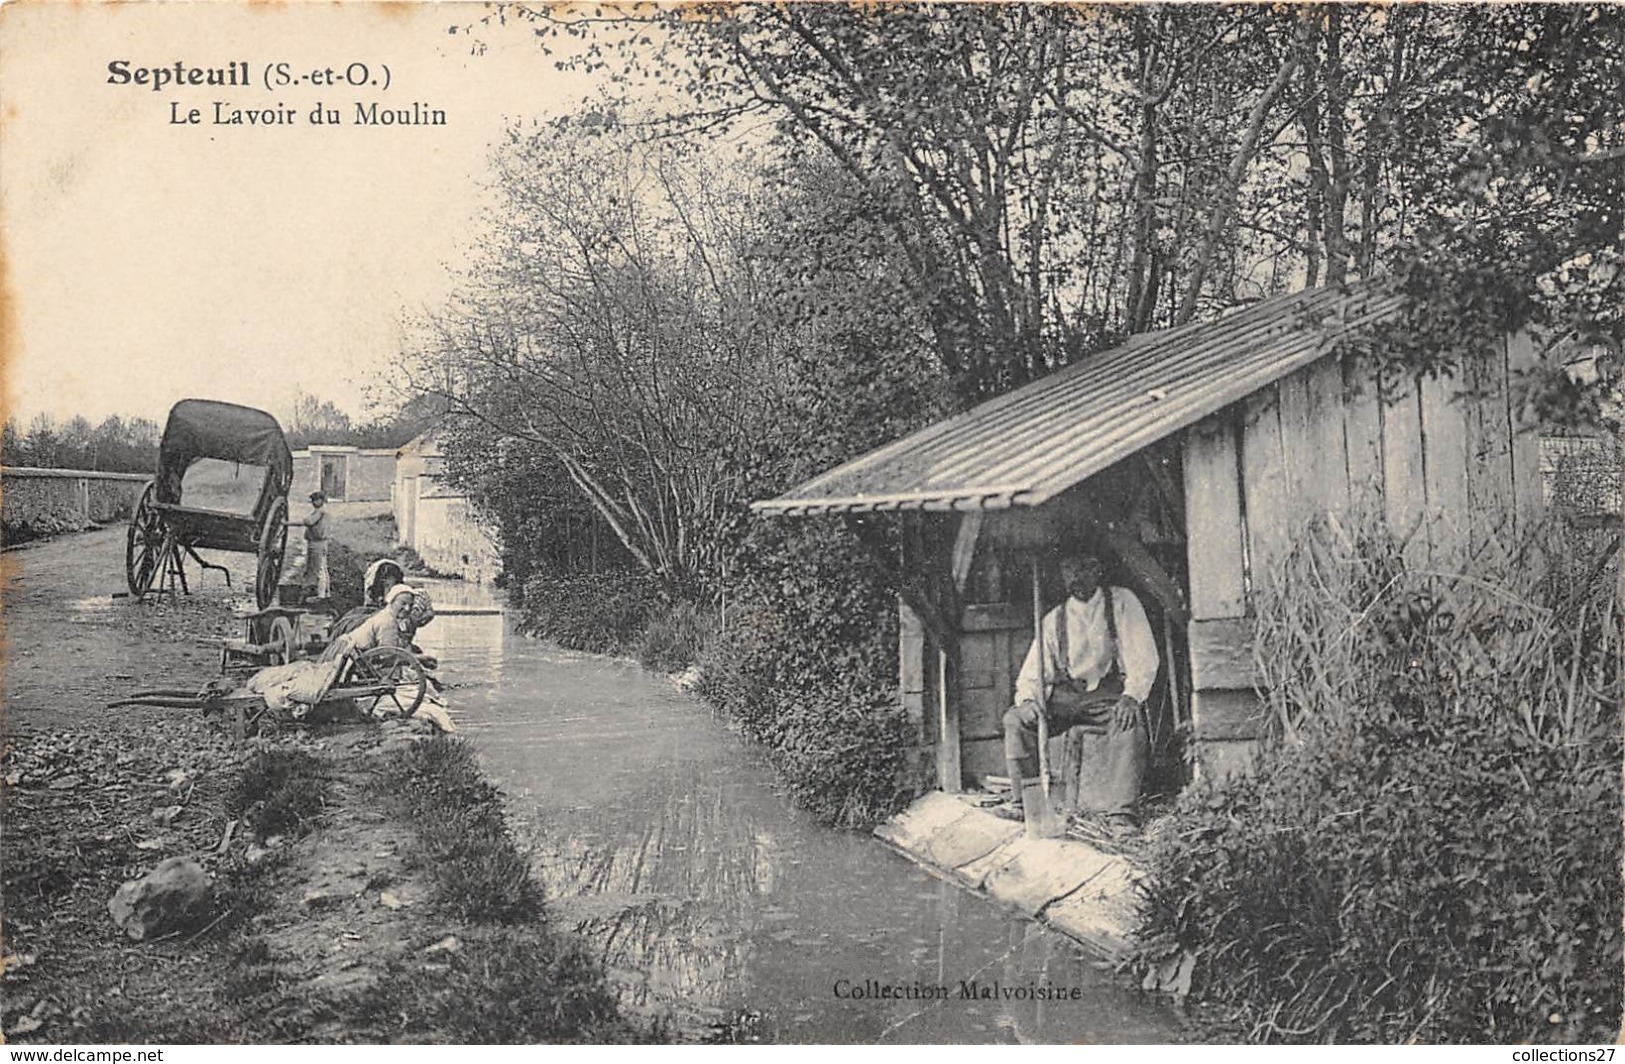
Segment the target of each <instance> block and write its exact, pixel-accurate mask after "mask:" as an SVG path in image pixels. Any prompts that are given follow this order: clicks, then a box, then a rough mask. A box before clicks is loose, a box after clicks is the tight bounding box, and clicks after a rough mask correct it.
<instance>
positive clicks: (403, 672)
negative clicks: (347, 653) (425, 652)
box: [347, 647, 429, 717]
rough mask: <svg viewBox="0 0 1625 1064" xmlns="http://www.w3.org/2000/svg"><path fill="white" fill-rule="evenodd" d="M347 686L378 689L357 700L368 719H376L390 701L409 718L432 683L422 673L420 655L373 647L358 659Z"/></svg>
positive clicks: (397, 649)
mask: <svg viewBox="0 0 1625 1064" xmlns="http://www.w3.org/2000/svg"><path fill="white" fill-rule="evenodd" d="M347 685H349V686H355V687H372V688H376V689H379V690H378V692H377V693H376V694H368V695H366V696H365V697H362V698H359V699H357V702H358V703H359V704H360V706H361V708H362V709H363V710H365V711H366V712H367V714H368V715H369V716H375V715H376V711H377V710H378V708H379V707H381V706H383V707H385V708H387V706H385V703H386V702H388V703H389V704H390V705H393V706H394V707H395V708H396V709H398V710H400V712H401V716H403V717H410V716H411V715H412V714H413V713H415V712H417V708H418V707H419V706H421V705H422V704H423V698H424V695H426V694H427V693H428V690H429V681H428V678H427V677H426V676H424V674H423V665H422V664H421V663H420V662H419V661H418V659H417V655H415V654H413V653H412V652H411V651H409V650H403V649H401V648H400V647H373V648H372V649H371V650H364V651H362V652H361V656H360V657H359V658H357V659H356V663H355V668H354V669H353V670H352V671H351V673H350V679H349V680H348V681H347Z"/></svg>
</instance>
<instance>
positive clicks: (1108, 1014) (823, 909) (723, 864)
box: [419, 584, 1178, 1043]
mask: <svg viewBox="0 0 1625 1064" xmlns="http://www.w3.org/2000/svg"><path fill="white" fill-rule="evenodd" d="M433 594H434V595H435V602H436V605H437V606H456V605H463V606H479V605H482V604H488V603H489V600H487V599H482V598H481V597H480V592H479V589H477V588H470V587H464V586H459V585H456V584H446V585H437V586H435V587H434V588H433ZM419 643H420V644H421V645H422V646H423V648H424V649H425V650H426V651H428V652H430V653H434V654H437V655H439V657H440V658H441V662H442V664H441V668H440V675H441V677H442V678H443V679H444V680H446V681H447V682H449V683H454V684H457V685H458V686H457V687H456V688H455V689H454V690H453V691H451V692H450V694H449V697H450V699H451V704H452V706H451V712H452V716H453V718H454V719H455V720H456V721H457V723H458V727H459V728H460V729H461V731H462V733H463V734H464V735H465V736H466V737H468V738H469V739H471V740H472V741H473V742H474V743H475V745H476V747H477V749H478V751H479V753H480V757H481V760H482V763H483V764H484V766H485V768H486V771H487V773H488V775H489V776H490V777H491V778H492V780H493V781H494V782H496V783H497V784H498V785H499V786H500V787H502V788H503V790H504V791H506V792H507V794H508V796H509V807H510V812H511V816H512V818H513V821H514V823H515V827H516V829H517V830H518V832H519V834H520V835H521V836H522V838H524V839H525V840H526V841H528V842H529V843H530V844H531V845H532V846H533V847H534V854H535V862H536V868H537V872H538V874H539V876H540V877H541V879H542V880H543V882H544V883H545V886H546V891H547V895H548V898H549V900H550V904H551V905H552V906H553V907H554V909H555V911H556V912H558V914H559V917H560V919H561V920H562V921H563V922H564V923H566V924H574V925H575V926H577V928H578V930H579V931H580V932H582V933H583V934H585V935H586V936H588V938H589V939H590V940H591V941H592V942H593V943H594V944H595V945H596V946H597V948H598V949H600V950H601V951H602V956H603V958H604V961H605V963H606V965H607V966H608V968H609V969H610V972H611V974H612V975H613V976H614V978H615V980H616V982H617V984H618V985H619V986H620V987H621V988H622V997H623V1002H624V1003H625V1004H626V1005H627V1006H628V1007H629V1008H631V1009H633V1010H635V1011H638V1012H641V1013H643V1014H645V1015H651V1014H652V1015H664V1016H667V1017H669V1019H670V1022H671V1024H672V1027H673V1029H674V1031H675V1033H676V1034H677V1035H678V1036H679V1037H683V1038H688V1039H697V1038H705V1037H715V1036H718V1035H723V1036H727V1037H732V1038H736V1039H753V1040H754V1039H761V1040H765V1041H773V1042H837V1043H873V1042H897V1043H909V1042H913V1043H921V1042H925V1043H931V1042H937V1043H1001V1042H1049V1043H1055V1042H1162V1041H1169V1040H1172V1039H1177V1038H1178V1025H1177V1023H1176V1021H1175V1020H1174V1019H1173V1017H1172V1016H1171V1015H1169V1014H1168V1013H1167V1012H1166V1011H1165V1010H1163V1009H1161V1008H1160V1007H1158V1006H1157V1005H1156V1004H1155V1003H1154V1002H1153V1001H1152V1000H1151V999H1149V998H1148V997H1146V996H1143V995H1141V994H1138V993H1136V992H1134V991H1132V990H1130V989H1127V988H1125V987H1124V986H1123V984H1122V982H1121V978H1120V977H1116V976H1114V975H1113V974H1112V973H1111V972H1110V971H1107V970H1103V969H1102V968H1101V967H1100V966H1099V965H1098V964H1097V962H1095V961H1094V959H1093V958H1091V957H1090V956H1089V955H1088V954H1086V953H1085V952H1084V951H1083V950H1082V949H1080V948H1079V947H1078V946H1077V945H1075V944H1074V943H1073V942H1072V941H1071V940H1070V939H1067V938H1065V937H1063V936H1061V935H1058V934H1055V933H1054V932H1051V931H1048V930H1045V929H1044V928H1042V927H1041V926H1039V925H1036V924H1034V923H1032V922H1031V921H1029V920H1027V919H1025V918H1023V917H1021V916H1020V915H1019V914H1016V913H1014V912H1012V911H1010V910H1007V909H1005V908H1003V907H1002V906H1000V905H998V904H997V903H995V902H992V901H990V900H988V899H985V898H982V897H979V896H976V895H973V894H970V893H969V892H967V891H965V890H963V889H962V888H960V887H957V886H955V885H953V884H951V883H948V882H945V881H943V880H939V879H937V878H935V877H933V876H931V875H929V874H928V873H926V872H925V871H923V870H921V869H920V868H918V867H916V866H915V865H913V864H912V863H910V862H909V861H907V860H905V859H904V858H902V857H900V856H898V855H897V854H895V853H893V852H892V851H890V850H889V849H887V848H886V847H885V846H883V845H882V844H881V843H880V842H878V841H877V840H875V839H873V838H871V837H869V836H867V835H862V834H856V833H848V832H838V831H832V830H830V829H828V828H824V827H821V826H820V825H818V824H817V823H815V822H814V821H813V820H812V819H811V818H809V817H807V816H806V815H804V814H802V813H800V812H799V811H797V810H796V809H795V808H794V807H792V806H791V805H790V803H789V801H788V799H787V798H785V797H784V796H783V795H781V794H780V793H778V792H777V791H776V790H775V788H774V777H773V774H772V772H771V770H770V769H769V768H768V766H767V765H766V764H765V763H764V762H763V761H762V759H761V757H760V755H759V754H758V752H757V751H755V750H754V749H753V748H752V747H751V746H750V745H749V744H747V743H745V742H744V741H743V740H741V739H740V738H739V737H738V736H737V735H735V734H733V733H732V732H730V731H729V730H728V728H727V727H725V726H724V725H723V724H721V723H718V722H717V721H715V720H714V719H713V718H712V716H711V714H710V713H709V711H708V710H707V709H706V708H705V707H704V706H703V705H701V704H699V703H698V702H697V701H696V700H694V699H692V698H690V697H689V696H686V695H683V694H681V693H679V692H677V691H676V690H674V689H673V688H672V687H671V686H670V685H669V684H667V683H666V682H665V681H664V680H663V679H662V678H660V677H657V676H653V675H651V674H648V673H646V672H644V671H642V670H641V669H639V668H638V667H637V666H636V665H634V664H632V663H629V662H620V661H612V660H606V659H604V658H599V657H590V656H586V655H579V654H573V653H569V652H566V651H561V650H558V649H557V648H554V647H551V646H548V645H547V644H544V643H540V642H537V641H534V640H531V639H527V638H525V637H523V636H520V635H518V634H516V633H515V632H513V631H512V630H511V628H509V627H508V626H507V625H506V624H505V622H504V619H503V617H501V616H500V615H495V614H491V615H461V616H442V617H440V618H438V619H437V620H436V621H435V623H434V624H432V625H430V626H429V627H428V628H425V629H424V630H423V631H422V632H421V633H420V634H419ZM962 984H963V985H962ZM882 987H890V988H893V989H892V991H891V993H892V994H898V995H901V996H897V997H892V996H881V995H882V994H885V993H886V992H885V991H884V990H883V989H882ZM939 987H940V988H942V990H940V991H939V990H937V989H936V988H939ZM1034 987H1042V988H1047V990H1045V991H1044V993H1046V994H1048V995H1049V996H1048V997H1045V998H1042V999H1035V998H1034V997H1033V996H1032V990H1033V988H1034ZM967 989H968V990H969V991H970V993H972V994H981V993H991V994H993V995H995V996H993V997H991V998H983V997H979V996H978V997H968V996H966V991H967ZM1006 994H1011V995H1015V996H1014V997H1010V998H1006V997H1005V996H1003V995H1006ZM1057 995H1058V997H1057Z"/></svg>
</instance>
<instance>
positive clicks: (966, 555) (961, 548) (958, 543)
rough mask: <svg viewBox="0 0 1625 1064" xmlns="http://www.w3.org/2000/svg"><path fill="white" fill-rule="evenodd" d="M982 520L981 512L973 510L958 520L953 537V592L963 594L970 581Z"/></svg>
mask: <svg viewBox="0 0 1625 1064" xmlns="http://www.w3.org/2000/svg"><path fill="white" fill-rule="evenodd" d="M983 519H984V515H983V512H982V511H981V510H973V511H971V512H970V513H968V514H966V515H965V516H964V517H962V518H960V519H959V531H958V533H956V534H955V536H954V553H953V577H954V592H955V593H956V594H959V595H961V596H962V595H964V594H965V581H967V580H969V579H970V569H971V565H972V563H974V562H975V560H976V541H977V539H978V538H980V536H981V534H982V522H983Z"/></svg>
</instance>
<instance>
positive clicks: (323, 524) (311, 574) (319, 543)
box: [298, 491, 331, 599]
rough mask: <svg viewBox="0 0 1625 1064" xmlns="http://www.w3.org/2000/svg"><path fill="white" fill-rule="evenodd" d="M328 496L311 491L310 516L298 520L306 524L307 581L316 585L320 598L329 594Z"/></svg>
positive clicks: (316, 595) (316, 591)
mask: <svg viewBox="0 0 1625 1064" xmlns="http://www.w3.org/2000/svg"><path fill="white" fill-rule="evenodd" d="M326 505H327V496H326V495H325V494H323V493H322V492H319V491H313V492H311V493H310V516H309V517H307V518H305V519H304V520H303V521H300V522H298V523H299V524H302V525H304V526H305V583H306V584H307V585H311V586H314V588H315V591H314V592H313V594H314V595H315V597H317V598H319V599H325V598H327V597H328V596H329V593H330V590H331V589H330V588H329V587H328V576H327V510H326V508H325V507H326Z"/></svg>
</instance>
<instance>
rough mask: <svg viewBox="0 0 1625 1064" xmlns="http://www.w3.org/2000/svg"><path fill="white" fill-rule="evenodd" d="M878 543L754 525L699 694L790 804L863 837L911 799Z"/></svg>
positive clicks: (831, 528)
mask: <svg viewBox="0 0 1625 1064" xmlns="http://www.w3.org/2000/svg"><path fill="white" fill-rule="evenodd" d="M863 531H864V532H867V533H868V534H870V535H879V536H881V537H882V538H881V542H880V543H879V544H877V545H865V544H864V543H863V542H862V539H861V537H860V534H859V532H858V531H856V530H854V529H853V528H851V527H848V526H846V525H843V524H841V523H839V522H837V521H828V520H825V521H808V522H804V523H796V524H784V523H776V524H764V525H763V526H760V527H759V528H757V529H755V530H754V531H753V534H752V536H751V537H750V539H749V541H748V543H747V548H746V549H747V553H746V555H745V556H746V557H747V558H748V568H747V570H746V571H747V572H748V573H749V574H750V584H749V586H748V589H747V593H748V595H749V597H747V598H746V602H747V603H749V605H747V606H745V607H743V608H741V609H739V610H737V611H731V613H730V618H729V624H728V628H727V630H726V631H725V632H724V633H723V634H722V635H721V637H720V638H719V639H718V640H717V641H716V643H715V645H714V647H713V648H712V650H711V651H710V652H709V654H708V655H707V657H706V659H705V661H704V662H703V666H702V672H703V679H702V681H701V685H700V689H699V693H700V695H701V697H703V698H704V699H705V700H706V701H707V702H709V703H711V704H712V705H713V706H715V707H717V708H718V709H719V710H721V711H722V712H723V713H725V714H726V715H727V716H728V717H729V718H730V719H732V720H734V721H737V722H738V723H739V725H740V726H741V728H742V729H743V730H744V732H745V734H747V735H749V736H750V737H751V738H753V739H756V740H757V741H759V742H761V743H762V744H764V745H765V746H766V747H767V748H768V751H769V752H770V754H771V756H772V758H773V761H774V763H775V765H776V766H777V768H778V770H779V772H780V774H781V775H782V776H783V777H784V779H785V782H786V783H787V784H788V785H789V788H790V793H791V795H792V796H793V797H794V798H795V800H796V801H797V803H798V804H800V805H802V806H803V807H805V808H807V809H808V810H810V811H811V812H812V813H814V814H815V815H816V816H818V817H819V818H820V819H821V820H823V821H825V822H826V823H831V824H837V825H840V826H843V827H861V826H866V825H870V824H873V823H875V822H876V821H878V820H881V819H884V818H885V817H886V816H889V815H890V814H891V813H893V812H895V811H896V810H897V809H898V808H900V807H901V806H902V804H903V803H904V802H905V801H906V800H907V799H908V798H909V797H910V796H911V794H912V790H911V788H910V782H911V781H910V780H909V778H908V758H909V756H910V755H909V749H910V748H909V745H908V729H907V721H906V719H905V717H904V714H903V709H902V705H901V703H900V702H899V700H898V697H897V599H896V591H895V575H894V574H892V573H890V572H888V571H887V570H886V568H885V567H884V566H883V565H882V564H880V562H879V561H878V560H877V559H878V558H880V557H884V556H885V549H884V548H885V539H884V537H885V533H886V532H887V531H888V530H887V529H886V528H885V527H884V526H880V525H876V526H875V527H873V528H867V529H864V530H863Z"/></svg>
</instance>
